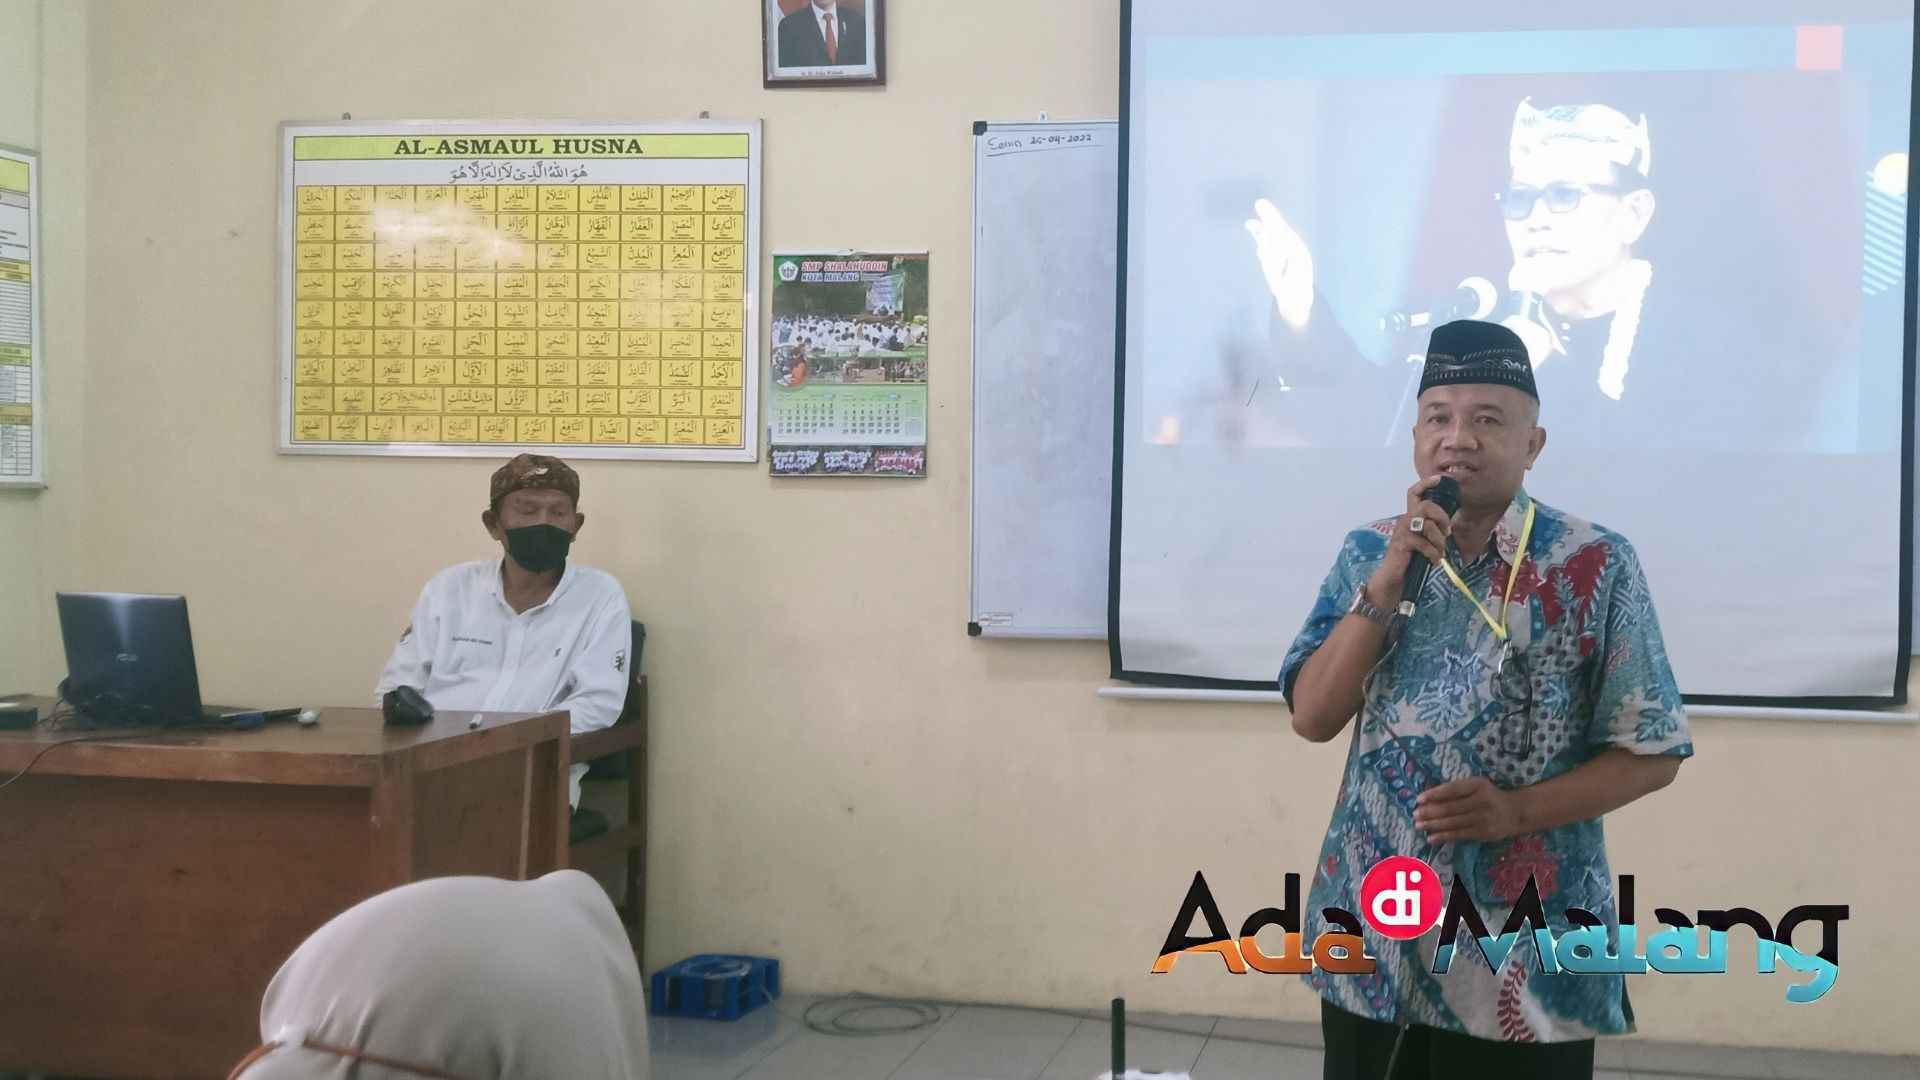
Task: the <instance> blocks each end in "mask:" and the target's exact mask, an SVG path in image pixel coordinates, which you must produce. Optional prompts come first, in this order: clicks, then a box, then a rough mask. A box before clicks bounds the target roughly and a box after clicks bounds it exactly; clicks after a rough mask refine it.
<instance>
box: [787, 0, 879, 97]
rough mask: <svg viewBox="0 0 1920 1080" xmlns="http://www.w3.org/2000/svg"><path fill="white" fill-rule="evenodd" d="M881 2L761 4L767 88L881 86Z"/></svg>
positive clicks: (789, 0)
mask: <svg viewBox="0 0 1920 1080" xmlns="http://www.w3.org/2000/svg"><path fill="white" fill-rule="evenodd" d="M881 3H882V0H761V4H762V9H761V10H762V12H763V15H762V17H763V18H764V19H765V20H766V42H765V45H766V47H765V48H764V49H763V50H762V51H763V52H764V53H765V54H766V64H767V72H766V79H767V85H768V86H776V85H781V84H796V83H809V82H811V83H823V82H827V83H876V84H881V83H884V82H885V75H884V66H883V65H884V60H883V58H882V55H881V54H882V52H883V49H882V47H881V34H882V30H883V27H882V25H881V21H882V20H881V11H880V6H881Z"/></svg>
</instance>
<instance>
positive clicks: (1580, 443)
mask: <svg viewBox="0 0 1920 1080" xmlns="http://www.w3.org/2000/svg"><path fill="white" fill-rule="evenodd" d="M1507 156H1508V172H1507V181H1506V183H1505V184H1504V185H1503V186H1502V187H1500V188H1499V189H1498V190H1497V191H1494V192H1491V193H1489V195H1490V196H1491V197H1490V198H1488V203H1487V204H1482V205H1485V206H1487V208H1486V209H1484V210H1482V209H1478V208H1458V209H1456V208H1453V207H1445V208H1442V209H1440V212H1441V213H1446V214H1453V213H1459V212H1471V213H1475V214H1485V215H1486V216H1487V218H1488V219H1489V223H1490V224H1491V223H1492V222H1493V221H1497V222H1499V224H1500V226H1501V228H1502V229H1503V230H1504V235H1505V240H1506V244H1507V247H1508V249H1509V252H1510V254H1511V258H1512V262H1511V264H1510V267H1509V268H1508V269H1507V270H1506V271H1505V272H1504V274H1502V273H1500V272H1498V271H1495V272H1492V273H1490V274H1488V275H1487V276H1488V278H1490V279H1492V280H1487V281H1485V283H1484V284H1483V285H1481V286H1480V287H1478V288H1476V289H1474V290H1462V292H1461V297H1460V302H1461V303H1464V302H1465V298H1466V297H1467V296H1468V295H1469V294H1470V293H1471V294H1473V295H1477V296H1478V297H1481V298H1482V299H1483V307H1482V308H1481V310H1478V311H1475V312H1474V313H1473V314H1474V317H1476V318H1478V317H1485V318H1488V319H1490V320H1493V321H1498V322H1500V323H1502V324H1503V325H1505V326H1507V327H1508V328H1509V329H1512V330H1513V331H1514V332H1515V333H1517V334H1518V335H1519V336H1520V338H1521V340H1522V341H1523V342H1524V343H1525V346H1526V350H1527V354H1528V357H1529V359H1530V361H1531V363H1532V364H1533V366H1534V368H1535V373H1536V378H1537V379H1538V381H1539V385H1540V387H1541V389H1542V390H1543V392H1544V393H1545V394H1546V396H1547V399H1548V400H1549V401H1551V402H1552V403H1553V418H1554V430H1555V432H1556V435H1557V436H1558V438H1559V441H1560V444H1561V445H1563V446H1573V447H1589V448H1590V447H1607V448H1618V449H1629V450H1631V449H1637V448H1642V447H1680V446H1693V447H1701V448H1714V449H1721V448H1727V447H1732V446H1764V447H1766V448H1768V449H1776V450H1777V449H1780V448H1781V447H1783V446H1791V445H1794V444H1795V443H1797V442H1799V441H1801V440H1803V439H1804V438H1806V437H1807V435H1808V431H1809V429H1810V427H1811V425H1812V423H1813V419H1814V412H1815V407H1814V406H1813V405H1812V404H1810V402H1811V401H1814V400H1817V399H1819V398H1820V397H1821V395H1823V394H1824V393H1825V391H1826V386H1825V384H1826V382H1827V370H1826V368H1827V359H1826V357H1827V355H1828V352H1827V351H1823V350H1822V349H1821V348H1820V347H1819V346H1818V344H1817V341H1810V340H1809V337H1810V335H1812V334H1814V331H1813V330H1812V329H1811V324H1810V320H1808V319H1806V318H1804V317H1798V316H1800V315H1802V314H1803V313H1798V312H1793V311H1789V310H1785V309H1784V308H1783V307H1782V306H1781V305H1771V304H1767V303H1765V302H1763V301H1762V300H1761V299H1759V298H1762V297H1767V296H1772V295H1777V294H1778V293H1779V292H1780V285H1779V282H1780V280H1781V277H1782V275H1783V274H1786V273H1789V272H1791V270H1792V268H1790V267H1787V266H1783V265H1775V264H1767V263H1764V262H1761V263H1756V264H1754V265H1751V266H1746V267H1742V268H1741V271H1742V273H1744V274H1745V275H1746V277H1744V278H1743V279H1734V278H1730V277H1729V276H1728V274H1727V272H1726V271H1725V269H1724V268H1723V267H1722V266H1721V264H1720V262H1719V259H1720V256H1719V253H1718V251H1717V250H1716V248H1717V246H1719V243H1720V242H1719V241H1717V240H1716V236H1717V235H1719V234H1716V233H1715V232H1714V231H1713V228H1720V229H1724V228H1726V227H1727V225H1726V223H1727V222H1731V221H1732V220H1734V219H1733V217H1732V216H1730V215H1729V216H1723V217H1722V218H1720V219H1718V220H1717V221H1716V223H1715V225H1714V226H1713V228H1709V227H1706V225H1705V223H1695V224H1696V226H1697V227H1700V228H1701V229H1702V231H1701V232H1700V234H1699V236H1698V237H1697V239H1695V240H1694V241H1693V242H1692V243H1690V244H1681V245H1679V246H1674V245H1673V244H1669V247H1668V249H1667V250H1668V255H1667V256H1665V257H1663V259H1664V261H1663V264H1662V265H1661V266H1659V267H1657V268H1656V266H1655V264H1654V261H1653V260H1652V259H1650V258H1648V257H1646V256H1645V255H1644V254H1642V248H1643V247H1644V246H1645V243H1646V241H1647V239H1648V237H1649V236H1650V235H1651V234H1653V233H1654V231H1655V230H1657V229H1662V228H1665V229H1669V230H1670V229H1673V228H1684V227H1686V223H1682V222H1677V221H1668V220H1666V219H1664V218H1660V217H1659V216H1658V215H1657V214H1656V208H1657V206H1658V200H1657V198H1656V193H1655V190H1654V187H1655V179H1654V178H1655V177H1656V176H1657V174H1656V173H1655V172H1654V171H1653V170H1654V154H1653V139H1652V134H1651V132H1650V128H1649V122H1648V119H1647V117H1646V116H1645V115H1643V114H1636V115H1634V116H1633V117H1631V118H1630V117H1629V116H1628V115H1627V114H1626V113H1624V112H1622V111H1620V110H1618V109H1615V108H1613V107H1612V106H1610V105H1606V104H1600V103H1584V104H1560V105H1550V106H1546V107H1538V106H1536V105H1535V104H1534V103H1533V102H1532V101H1531V100H1530V99H1523V100H1521V101H1520V102H1519V104H1518V106H1517V107H1516V108H1515V111H1514V112H1513V114H1512V127H1511V129H1510V137H1509V139H1508V145H1507ZM1435 191H1436V197H1437V198H1439V199H1441V200H1443V201H1444V200H1445V199H1447V198H1448V197H1449V196H1450V194H1451V193H1453V192H1460V191H1463V189H1462V188H1461V187H1460V185H1458V184H1454V183H1450V182H1447V181H1444V180H1442V181H1441V182H1439V185H1438V186H1437V187H1436V189H1435ZM1451 197H1454V198H1458V197H1460V196H1459V195H1457V194H1451ZM1480 197H1487V196H1480ZM1489 204H1490V205H1489ZM1696 209H1697V208H1696ZM1246 230H1247V232H1248V233H1249V234H1250V235H1251V236H1252V237H1253V240H1254V250H1255V254H1256V255H1257V257H1258V261H1259V265H1260V270H1261V273H1262V277H1263V279H1264V282H1265V284H1266V286H1267V291H1268V292H1269V293H1270V294H1271V296H1272V298H1273V302H1274V307H1273V314H1274V318H1273V329H1272V331H1271V347H1272V350H1273V356H1272V359H1271V363H1272V366H1273V368H1274V371H1273V375H1274V377H1275V378H1276V379H1278V380H1280V381H1282V382H1284V383H1286V384H1288V385H1290V386H1291V387H1292V388H1293V390H1294V391H1295V392H1294V393H1292V394H1290V395H1287V396H1285V397H1283V396H1281V395H1270V396H1269V398H1268V400H1269V401H1270V402H1272V406H1273V408H1275V409H1278V410H1283V411H1284V412H1285V415H1281V416H1278V417H1276V418H1275V419H1274V420H1273V421H1272V424H1273V426H1275V427H1276V428H1278V429H1279V430H1282V431H1289V430H1290V431H1293V432H1296V433H1297V434H1298V436H1299V437H1300V438H1301V439H1303V440H1304V441H1305V443H1306V444H1308V445H1365V444H1366V442H1367V440H1365V439H1361V440H1359V441H1358V442H1356V440H1355V435H1354V434H1353V433H1354V432H1369V431H1379V432H1382V433H1383V434H1384V435H1385V438H1386V439H1388V440H1393V439H1397V438H1398V437H1399V433H1400V432H1403V431H1404V430H1405V426H1404V421H1405V420H1406V419H1407V417H1408V416H1410V414H1411V408H1412V402H1411V401H1410V400H1409V391H1410V389H1411V386H1412V383H1413V374H1414V371H1415V369H1413V368H1411V367H1410V366H1409V365H1406V364H1402V363H1399V362H1398V360H1399V358H1404V357H1405V356H1406V355H1407V353H1408V350H1407V349H1406V347H1405V345H1404V344H1402V343H1400V342H1399V341H1397V340H1391V339H1390V340H1388V341H1387V342H1386V344H1385V346H1383V347H1385V348H1386V350H1387V352H1388V353H1389V354H1390V356H1389V358H1388V361H1387V362H1386V363H1384V364H1383V363H1381V362H1379V361H1380V358H1378V357H1376V358H1373V359H1369V358H1368V357H1367V356H1366V355H1363V350H1362V349H1361V348H1360V347H1359V346H1358V345H1356V343H1355V338H1354V337H1352V336H1349V335H1348V333H1347V332H1346V331H1345V330H1344V329H1343V327H1342V325H1341V323H1340V321H1339V320H1338V319H1337V318H1336V317H1335V315H1334V311H1333V308H1332V307H1331V306H1330V305H1329V303H1328V301H1327V298H1326V297H1324V296H1322V295H1321V292H1322V291H1323V288H1324V284H1323V283H1322V282H1321V281H1320V279H1322V278H1327V277H1329V275H1328V274H1327V273H1326V270H1327V267H1328V266H1330V265H1331V263H1332V261H1333V260H1335V259H1339V258H1342V257H1343V253H1341V252H1334V251H1315V250H1312V249H1311V248H1310V246H1309V244H1308V241H1307V239H1306V237H1305V236H1304V235H1303V234H1302V232H1301V231H1300V230H1299V228H1297V227H1296V224H1295V223H1294V222H1292V221H1290V220H1289V219H1288V217H1287V216H1286V215H1285V214H1283V213H1282V211H1281V210H1280V208H1279V207H1277V206H1276V205H1275V204H1274V203H1273V202H1272V201H1270V200H1268V199H1258V200H1256V201H1255V203H1254V215H1253V217H1252V218H1251V219H1249V220H1248V221H1247V222H1246ZM1344 257H1345V258H1348V259H1355V260H1360V261H1362V262H1365V261H1367V260H1369V259H1373V258H1376V256H1375V255H1374V254H1372V253H1370V252H1367V251H1358V250H1356V251H1351V252H1347V253H1344ZM1422 261H1423V262H1425V263H1430V264H1431V265H1434V266H1444V265H1446V264H1447V263H1449V262H1450V261H1451V259H1450V258H1449V254H1448V253H1447V252H1437V253H1434V254H1431V255H1423V256H1422ZM1380 269H1381V272H1382V274H1381V277H1379V278H1368V279H1366V280H1367V281H1368V282H1369V283H1370V284H1371V282H1373V281H1376V280H1394V279H1395V277H1396V275H1397V274H1398V273H1399V271H1398V269H1397V268H1396V267H1394V266H1382V267H1381V268H1380ZM1467 271H1479V272H1480V273H1487V268H1482V267H1473V266H1470V265H1467V266H1461V267H1460V268H1459V271H1458V272H1456V273H1455V274H1454V275H1452V276H1450V277H1449V278H1448V280H1449V281H1450V282H1451V281H1459V280H1461V277H1460V273H1461V272H1467ZM1476 277H1477V275H1475V274H1469V275H1468V280H1474V279H1475V278H1476ZM1363 287H1364V286H1363ZM1373 287H1376V288H1377V287H1379V286H1373ZM1389 288H1395V291H1394V292H1392V293H1382V294H1380V295H1378V296H1371V297H1369V296H1366V295H1356V296H1354V297H1349V298H1348V303H1347V304H1346V305H1345V306H1346V307H1347V308H1348V309H1350V310H1351V309H1354V308H1358V309H1361V310H1372V311H1378V312H1382V313H1385V314H1383V316H1382V318H1381V323H1382V325H1383V327H1386V326H1389V325H1397V324H1398V323H1396V320H1400V321H1405V320H1406V319H1407V318H1408V317H1407V316H1405V315H1403V314H1401V313H1399V312H1398V310H1397V308H1396V305H1397V304H1399V303H1400V301H1401V297H1400V296H1399V291H1398V289H1397V287H1391V286H1389ZM1434 321H1440V319H1438V318H1436V319H1435V320H1434ZM1385 332H1387V331H1383V333H1385ZM1329 415H1334V416H1338V417H1339V421H1338V422H1337V423H1335V422H1334V421H1330V420H1329V419H1328V416H1329ZM1375 425H1377V427H1376V426H1375ZM1376 438H1379V436H1376ZM1280 444H1283V445H1284V443H1280Z"/></svg>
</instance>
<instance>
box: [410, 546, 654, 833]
mask: <svg viewBox="0 0 1920 1080" xmlns="http://www.w3.org/2000/svg"><path fill="white" fill-rule="evenodd" d="M632 618H633V616H632V613H631V612H630V610H629V609H628V607H627V594H626V591H625V590H624V589H622V588H621V587H620V583H619V582H617V581H615V580H614V579H613V576H612V575H610V574H607V573H605V572H603V571H600V570H595V569H592V568H590V567H585V566H575V565H572V564H569V565H568V566H567V569H566V570H565V572H563V573H562V574H561V575H560V584H559V585H557V586H555V587H554V590H553V595H552V596H549V597H547V599H546V601H545V602H544V603H541V604H537V605H535V606H533V607H530V608H528V609H527V610H525V611H523V612H520V613H518V614H515V613H514V610H513V608H512V607H510V606H509V605H508V604H507V601H506V596H505V593H504V591H503V587H502V585H501V581H500V563H499V562H498V561H497V560H482V561H480V562H470V563H461V564H460V565H458V566H452V567H448V568H447V569H445V570H442V571H441V572H440V573H438V574H435V575H434V576H433V579H432V580H431V581H429V582H427V585H426V588H424V589H421V590H420V599H419V601H418V602H416V603H415V604H414V606H413V621H412V622H411V623H409V624H408V626H407V629H406V631H405V632H404V633H402V634H401V635H400V641H399V644H397V645H395V646H394V648H393V656H392V657H391V658H390V659H388V661H387V667H386V670H384V671H382V672H381V673H380V682H379V684H378V685H377V686H376V687H375V688H374V700H375V701H376V703H377V702H378V701H379V699H380V698H382V697H384V696H385V695H386V693H387V691H389V690H392V689H393V688H394V687H396V686H411V687H413V688H415V689H417V690H419V691H420V692H421V693H422V694H424V695H426V698H427V700H428V701H430V702H432V703H433V707H434V708H435V709H454V710H474V711H482V712H545V711H547V710H551V709H566V710H567V711H568V712H569V713H570V714H571V728H572V731H573V733H574V734H575V735H578V734H580V733H582V732H587V731H596V730H598V729H600V728H604V727H607V726H609V725H611V724H612V723H613V722H614V721H615V720H617V719H619V717H620V709H621V706H622V705H624V704H625V702H626V697H627V681H628V679H629V677H630V676H629V669H628V666H627V665H628V664H629V663H631V662H632V657H631V656H630V655H629V653H630V652H631V650H632V647H633V627H632ZM586 771H587V767H586V765H585V764H575V765H574V766H573V768H572V769H571V771H570V775H569V776H568V784H567V799H568V802H569V804H570V805H573V806H579V805H580V778H581V777H582V776H584V775H586Z"/></svg>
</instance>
